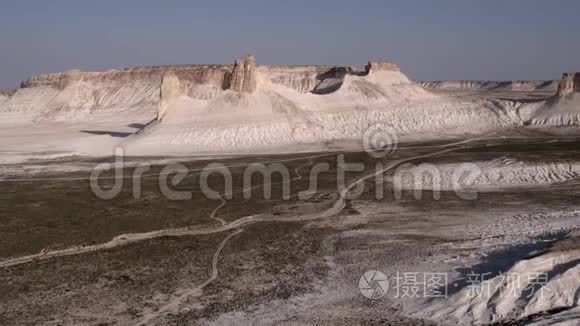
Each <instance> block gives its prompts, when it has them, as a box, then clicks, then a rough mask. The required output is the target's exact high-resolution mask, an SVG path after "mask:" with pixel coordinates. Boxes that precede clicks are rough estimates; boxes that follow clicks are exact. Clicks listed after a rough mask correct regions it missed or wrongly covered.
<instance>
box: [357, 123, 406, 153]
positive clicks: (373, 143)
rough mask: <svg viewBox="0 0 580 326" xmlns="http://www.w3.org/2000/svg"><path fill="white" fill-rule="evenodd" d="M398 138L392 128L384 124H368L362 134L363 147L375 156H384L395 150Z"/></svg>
mask: <svg viewBox="0 0 580 326" xmlns="http://www.w3.org/2000/svg"><path fill="white" fill-rule="evenodd" d="M398 143H399V138H398V137H397V134H396V133H394V131H393V128H392V127H390V126H387V125H385V124H375V125H372V126H370V127H369V128H368V129H367V130H366V131H365V133H364V135H363V147H364V149H365V151H366V152H367V153H369V155H371V156H373V157H375V158H381V157H385V156H387V155H389V154H392V153H394V152H395V151H396V150H397V145H398Z"/></svg>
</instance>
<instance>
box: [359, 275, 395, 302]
mask: <svg viewBox="0 0 580 326" xmlns="http://www.w3.org/2000/svg"><path fill="white" fill-rule="evenodd" d="M358 287H359V289H360V293H362V295H364V296H365V297H366V298H369V299H371V300H376V299H380V298H382V297H384V296H385V295H386V294H387V291H388V290H389V280H388V279H387V275H385V274H384V273H383V272H380V271H375V270H372V271H368V272H366V273H364V274H363V276H361V278H360V280H359V281H358Z"/></svg>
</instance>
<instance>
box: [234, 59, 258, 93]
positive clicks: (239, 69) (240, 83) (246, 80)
mask: <svg viewBox="0 0 580 326" xmlns="http://www.w3.org/2000/svg"><path fill="white" fill-rule="evenodd" d="M256 85H257V81H256V58H254V56H252V55H249V54H248V55H246V56H244V57H243V58H241V59H239V60H236V63H235V64H234V68H233V70H232V73H231V77H230V81H229V87H228V89H231V90H233V91H234V92H238V93H253V92H254V91H255V90H256Z"/></svg>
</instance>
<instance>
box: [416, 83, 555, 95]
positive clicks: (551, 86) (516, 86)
mask: <svg viewBox="0 0 580 326" xmlns="http://www.w3.org/2000/svg"><path fill="white" fill-rule="evenodd" d="M420 85H421V86H422V87H424V88H427V89H440V90H457V91H460V90H462V91H522V92H523V91H526V92H530V91H544V92H554V93H555V92H556V90H557V88H558V82H557V81H554V80H514V81H511V80H510V81H480V80H446V81H425V82H420Z"/></svg>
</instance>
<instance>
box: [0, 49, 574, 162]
mask: <svg viewBox="0 0 580 326" xmlns="http://www.w3.org/2000/svg"><path fill="white" fill-rule="evenodd" d="M569 79H570V77H566V78H565V82H563V85H562V92H568V91H569V89H570V87H571V88H572V89H577V86H576V85H577V84H576V83H575V81H576V79H575V77H574V78H572V82H573V83H572V86H570V82H569V81H568V80H569ZM534 85H536V86H534ZM542 85H543V86H542ZM551 85H552V83H551V82H534V83H531V84H530V83H524V82H522V83H520V84H518V83H513V82H512V84H510V87H512V88H513V87H518V88H527V87H532V86H533V87H540V86H541V87H551ZM423 86H425V84H423ZM462 87H463V86H462ZM469 87H474V86H469ZM564 111H566V112H568V109H566V110H564ZM541 112H544V113H543V114H550V113H549V112H551V111H549V110H543V111H542V110H538V108H537V107H534V108H532V109H529V107H528V106H525V107H523V105H522V104H518V103H513V102H509V101H503V100H490V99H486V98H481V97H466V98H459V97H457V96H452V95H447V94H444V93H434V92H429V91H427V90H426V89H425V87H421V85H419V84H417V83H415V82H413V81H411V80H410V79H409V78H407V76H405V74H403V73H402V72H401V69H400V67H399V66H398V65H397V64H395V63H393V62H390V61H370V62H368V63H367V64H366V65H365V66H360V67H353V66H331V65H302V66H288V65H260V64H258V62H257V60H256V58H255V57H253V56H251V55H246V56H244V57H242V58H240V59H238V60H236V61H235V63H234V64H233V65H218V64H212V65H169V66H153V67H138V68H129V69H121V70H109V71H104V72H82V71H78V70H76V71H69V72H64V73H55V74H44V75H39V76H36V77H32V78H30V79H29V80H27V81H25V82H23V83H22V87H21V88H19V89H18V90H16V91H15V92H14V93H10V94H6V95H3V96H2V95H0V123H2V124H3V126H4V127H3V128H0V136H1V138H2V139H3V147H4V149H5V151H6V152H8V151H14V152H36V151H39V150H42V151H55V152H59V151H73V152H75V153H80V154H82V155H111V154H112V153H113V149H112V148H113V147H114V146H122V147H123V148H124V149H125V150H126V151H127V153H128V154H130V155H174V154H175V155H181V154H204V153H249V152H251V153H263V152H268V153H271V152H277V153H279V152H294V151H299V150H321V149H327V148H341V147H342V146H346V145H344V144H350V145H348V146H362V143H361V142H362V139H363V137H364V135H365V133H366V132H367V131H368V129H369V128H371V127H372V126H375V125H380V126H382V127H381V128H382V130H386V132H389V133H394V134H396V135H397V138H398V139H400V140H401V141H404V140H407V139H408V140H411V139H413V140H423V139H439V138H449V137H466V135H479V134H483V133H486V132H492V131H498V130H502V129H509V128H513V127H517V126H520V125H523V124H524V122H525V121H529V120H530V119H534V117H538V118H539V117H540V115H539V113H541ZM546 112H547V113H546ZM558 112H559V111H558ZM566 112H565V113H564V114H568V113H566ZM558 114H560V113H558ZM552 118H553V117H552V116H549V117H544V118H542V119H540V120H537V121H540V122H541V121H548V120H549V119H552ZM526 119H527V120H526ZM546 119H547V120H546ZM534 121H536V120H534ZM550 121H551V120H550ZM572 121H575V120H572ZM25 131H26V132H25ZM23 132H25V134H26V135H29V134H30V135H34V137H33V138H34V139H33V138H32V137H29V136H26V137H28V138H27V139H28V140H29V141H22V139H21V137H20V136H18V134H19V133H23ZM3 133H4V134H3ZM14 135H17V136H14ZM352 144H358V145H352Z"/></svg>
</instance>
